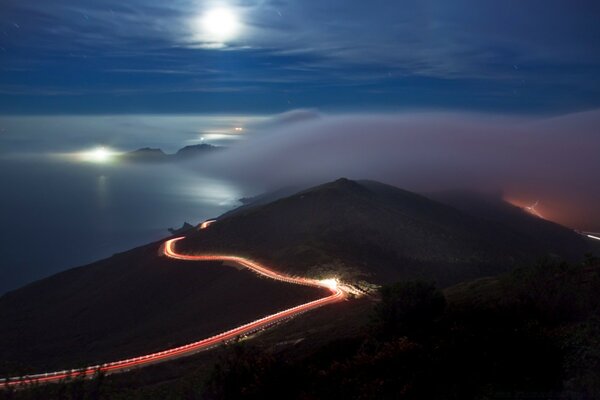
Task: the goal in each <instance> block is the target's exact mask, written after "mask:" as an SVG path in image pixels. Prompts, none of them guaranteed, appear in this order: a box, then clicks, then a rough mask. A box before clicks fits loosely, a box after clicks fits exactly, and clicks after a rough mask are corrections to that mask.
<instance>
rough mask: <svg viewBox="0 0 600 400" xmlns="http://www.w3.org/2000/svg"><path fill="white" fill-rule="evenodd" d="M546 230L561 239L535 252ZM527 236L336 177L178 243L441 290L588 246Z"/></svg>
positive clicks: (304, 271)
mask: <svg viewBox="0 0 600 400" xmlns="http://www.w3.org/2000/svg"><path fill="white" fill-rule="evenodd" d="M536 229H537V228H536ZM551 230H552V231H559V232H560V233H562V236H561V237H558V236H557V237H555V238H550V239H551V240H550V244H549V245H548V246H545V245H544V246H540V240H539V239H538V238H536V235H538V234H539V233H540V232H541V233H546V232H549V231H551ZM527 232H528V228H527V227H525V228H524V229H522V230H521V231H517V230H515V229H513V228H512V227H511V226H507V225H504V224H501V223H498V222H496V221H491V220H489V219H484V218H481V217H478V216H473V215H469V214H467V213H465V212H462V211H459V210H458V209H456V208H454V207H451V206H448V205H445V204H442V203H439V202H436V201H433V200H430V199H428V198H425V197H423V196H420V195H417V194H414V193H410V192H407V191H404V190H401V189H398V188H395V187H392V186H388V185H383V184H380V183H377V182H369V181H361V182H354V181H349V180H346V179H340V180H337V181H335V182H331V183H328V184H325V185H322V186H318V187H315V188H312V189H308V190H305V191H302V192H300V193H297V194H295V195H292V196H289V197H286V198H283V199H279V200H276V201H273V202H270V203H268V204H261V203H259V204H258V205H255V206H252V205H250V206H246V207H244V208H241V209H240V210H238V211H236V212H233V213H229V214H228V215H226V216H224V217H223V218H220V219H219V221H218V223H216V224H214V225H213V226H211V227H210V229H208V230H206V231H205V232H199V233H192V234H190V235H188V237H187V238H186V240H185V241H184V242H183V243H182V245H181V247H182V249H185V250H187V251H189V252H194V251H198V250H202V251H218V252H234V253H237V254H245V255H249V256H251V257H254V258H257V259H259V260H262V261H264V262H265V263H269V264H272V265H273V266H274V267H275V268H280V269H282V270H285V271H286V272H289V273H297V274H300V275H311V276H327V275H330V274H332V273H334V274H336V275H339V276H342V277H343V278H344V279H348V280H361V279H362V280H366V281H370V282H376V283H385V282H392V281H395V280H398V279H411V278H427V279H435V280H436V281H437V282H438V283H439V284H441V285H442V286H445V285H448V284H452V283H456V282H459V281H461V280H465V279H472V278H476V277H481V276H486V275H494V274H497V273H500V272H503V271H508V270H510V269H511V268H513V267H515V266H518V265H522V264H525V263H528V262H532V261H534V260H535V259H537V258H539V257H541V256H545V255H547V254H548V253H554V254H558V255H559V256H563V257H567V258H573V257H574V256H575V255H578V256H582V255H583V253H585V251H586V248H587V247H586V245H585V243H584V241H583V240H582V239H581V238H580V237H579V236H578V235H577V234H575V233H574V232H570V231H569V230H568V229H566V228H563V227H559V226H557V225H554V224H552V226H547V227H542V228H540V229H537V230H535V231H532V232H530V233H529V234H527ZM548 236H550V235H546V236H545V237H544V238H547V237H548Z"/></svg>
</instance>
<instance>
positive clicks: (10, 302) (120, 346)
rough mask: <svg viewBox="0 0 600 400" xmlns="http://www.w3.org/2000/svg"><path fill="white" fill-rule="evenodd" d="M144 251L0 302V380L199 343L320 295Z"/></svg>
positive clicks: (246, 273) (53, 279) (150, 248)
mask: <svg viewBox="0 0 600 400" xmlns="http://www.w3.org/2000/svg"><path fill="white" fill-rule="evenodd" d="M158 250H159V244H153V245H148V246H144V247H141V248H138V249H134V250H131V251H128V252H125V253H122V254H118V255H116V256H113V257H111V258H109V259H106V260H102V261H99V262H97V263H94V264H91V265H88V266H85V267H80V268H76V269H73V270H70V271H66V272H63V273H61V274H58V275H55V276H53V277H50V278H48V279H44V280H42V281H39V282H36V283H33V284H31V285H29V286H26V287H24V288H22V289H19V290H16V291H14V292H10V293H7V294H5V295H4V296H2V297H1V298H0V321H2V323H1V324H0V359H1V360H2V364H0V373H1V374H4V375H6V374H11V373H17V374H18V373H25V372H38V371H40V372H44V371H47V370H48V369H50V370H53V369H59V368H73V367H77V366H83V365H89V364H90V363H96V362H106V361H114V360H116V359H121V358H126V357H130V356H135V355H140V354H145V353H148V352H152V351H158V350H163V349H165V348H166V347H169V346H176V345H180V344H185V343H188V342H190V341H193V340H198V339H202V338H204V337H207V336H209V335H210V334H213V333H217V332H220V331H223V330H225V329H227V328H231V327H234V326H237V325H239V324H241V323H244V322H249V321H252V320H254V319H256V318H258V317H261V316H264V315H266V314H268V313H271V312H274V311H277V310H280V309H284V308H287V307H290V306H292V305H296V304H299V303H302V302H305V301H307V300H309V299H314V298H317V297H320V296H322V295H323V293H322V292H321V291H319V290H317V289H314V288H307V287H299V286H296V285H291V284H285V283H280V282H275V281H272V280H269V279H265V278H261V277H259V276H257V275H256V274H254V273H252V272H250V271H248V270H237V269H235V268H233V267H227V266H223V265H221V264H220V263H205V262H183V261H176V260H171V259H168V258H166V257H162V256H159V251H158Z"/></svg>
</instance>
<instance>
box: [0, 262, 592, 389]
mask: <svg viewBox="0 0 600 400" xmlns="http://www.w3.org/2000/svg"><path fill="white" fill-rule="evenodd" d="M599 293H600V263H599V262H598V260H597V259H593V258H591V257H590V258H588V260H587V261H586V262H584V263H583V264H577V265H572V264H566V263H555V262H550V261H544V262H540V263H538V264H537V265H535V266H534V267H529V268H522V269H519V270H516V271H514V272H512V273H510V274H507V275H503V276H501V277H498V278H486V279H481V280H477V281H472V282H467V283H463V284H460V285H457V286H454V287H451V288H449V289H447V290H446V291H445V292H444V293H442V292H441V291H439V290H438V289H436V288H435V286H434V285H433V284H431V283H429V282H423V281H406V282H400V283H397V284H393V285H390V286H386V287H383V288H382V289H381V293H380V301H379V302H377V303H375V304H374V305H373V306H372V307H371V312H370V313H371V321H370V322H369V323H368V324H366V325H365V326H364V328H363V329H362V330H361V331H360V332H358V333H356V334H354V335H352V336H348V337H344V338H337V339H332V340H330V341H328V342H327V343H324V344H322V345H320V346H318V347H317V348H314V349H313V350H312V351H310V352H304V353H301V354H298V353H296V354H295V355H294V356H293V357H292V356H290V353H289V352H285V351H284V352H278V351H274V350H273V349H270V350H264V349H260V348H259V347H255V346H254V345H248V344H246V343H240V344H236V345H232V346H229V347H228V348H226V349H225V350H224V351H222V354H221V356H220V357H219V361H218V362H217V363H216V364H215V365H214V367H213V368H212V370H211V371H210V372H209V373H208V374H206V373H204V374H197V373H190V374H188V375H187V376H185V377H183V378H180V379H177V380H175V381H172V382H168V383H165V384H163V385H161V386H159V387H146V388H135V389H134V388H129V389H123V388H122V387H121V389H120V390H116V389H115V387H114V385H113V384H112V383H111V382H110V378H103V377H100V379H97V380H93V381H86V382H75V383H71V384H64V385H53V386H45V387H40V388H36V389H33V390H29V391H22V392H15V393H9V392H4V393H2V394H1V396H3V397H4V398H13V399H41V398H64V399H104V398H148V399H153V398H156V399H267V398H287V399H323V398H335V399H337V398H339V399H461V400H462V399H559V398H560V399H596V398H598V396H600V340H599V337H600V294H599ZM43 396H47V397H43Z"/></svg>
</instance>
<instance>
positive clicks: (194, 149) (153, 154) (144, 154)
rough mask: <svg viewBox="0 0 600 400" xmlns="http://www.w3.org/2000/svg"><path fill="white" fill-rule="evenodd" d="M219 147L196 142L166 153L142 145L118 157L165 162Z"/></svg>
mask: <svg viewBox="0 0 600 400" xmlns="http://www.w3.org/2000/svg"><path fill="white" fill-rule="evenodd" d="M219 149H221V148H220V147H218V146H213V145H210V144H205V143H203V144H196V145H190V146H185V147H183V148H181V149H179V150H178V151H177V153H175V154H166V153H165V152H163V151H162V150H161V149H154V148H150V147H144V148H141V149H138V150H134V151H131V152H129V153H125V154H122V155H121V156H120V158H121V159H122V160H124V161H128V162H153V163H154V162H167V161H184V160H189V159H192V158H194V157H197V156H201V155H204V154H208V153H211V152H213V151H215V150H219Z"/></svg>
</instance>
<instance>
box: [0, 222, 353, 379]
mask: <svg viewBox="0 0 600 400" xmlns="http://www.w3.org/2000/svg"><path fill="white" fill-rule="evenodd" d="M214 222H215V221H213V220H209V221H205V222H204V223H202V224H201V225H200V229H206V228H208V227H209V226H210V225H211V224H212V223H214ZM181 239H183V237H178V238H174V239H169V240H167V241H166V242H165V243H164V245H163V246H162V252H163V254H164V255H165V256H167V257H170V258H173V259H176V260H185V261H226V262H233V263H237V264H239V265H241V266H243V267H246V268H249V269H251V270H252V271H254V272H256V273H258V274H260V275H263V276H265V277H268V278H271V279H275V280H278V281H282V282H287V283H292V284H296V285H303V286H313V287H317V288H322V289H326V290H328V291H329V292H330V294H329V295H328V296H326V297H323V298H320V299H317V300H314V301H311V302H308V303H304V304H300V305H298V306H295V307H292V308H288V309H286V310H283V311H279V312H277V313H275V314H271V315H267V316H265V317H263V318H260V319H257V320H256V321H252V322H249V323H247V324H244V325H241V326H238V327H237V328H233V329H230V330H228V331H225V332H222V333H219V334H217V335H215V336H211V337H208V338H206V339H202V340H199V341H196V342H193V343H190V344H186V345H183V346H179V347H173V348H170V349H167V350H164V351H159V352H157V353H151V354H146V355H142V356H139V357H134V358H128V359H125V360H119V361H113V362H109V363H105V364H98V365H92V366H89V367H85V368H81V369H73V370H64V371H57V372H47V373H41V374H33V375H27V376H20V377H12V378H8V379H0V386H3V387H18V386H23V385H29V384H33V383H36V384H41V383H52V382H60V381H62V380H66V379H70V378H76V377H91V376H93V375H95V374H97V373H100V372H102V373H106V374H112V373H118V372H125V371H129V370H131V369H133V368H139V367H144V366H147V365H150V364H156V363H160V362H164V361H168V360H173V359H175V358H180V357H185V356H189V355H192V354H195V353H198V352H200V351H202V350H207V349H210V348H213V347H215V346H217V345H219V344H222V343H224V342H227V341H230V340H233V339H235V338H237V337H240V336H244V335H247V334H250V333H252V332H256V331H259V330H261V329H264V328H266V327H268V326H271V325H273V324H275V323H277V322H280V321H282V320H284V319H287V318H291V317H294V316H297V315H299V314H301V313H304V312H306V311H309V310H314V309H315V308H318V307H321V306H324V305H327V304H331V303H335V302H338V301H340V300H342V299H344V297H345V293H344V291H343V290H342V289H341V288H340V287H338V283H337V281H336V280H335V279H326V280H316V279H306V278H297V277H292V276H288V275H283V274H280V273H278V272H275V271H273V270H271V269H269V268H267V267H265V266H264V265H261V264H259V263H257V262H256V261H252V260H249V259H247V258H244V257H238V256H233V255H214V254H213V255H190V254H180V253H177V251H176V250H175V244H176V243H177V242H178V241H179V240H181Z"/></svg>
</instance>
